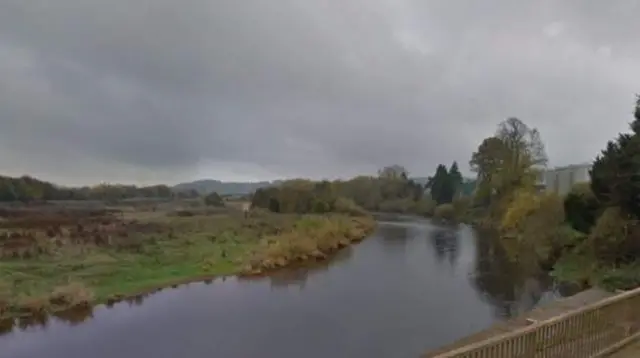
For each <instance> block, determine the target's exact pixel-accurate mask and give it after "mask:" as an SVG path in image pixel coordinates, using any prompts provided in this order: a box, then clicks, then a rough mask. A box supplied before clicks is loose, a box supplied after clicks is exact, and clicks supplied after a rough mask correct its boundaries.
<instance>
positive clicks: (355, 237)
mask: <svg viewBox="0 0 640 358" xmlns="http://www.w3.org/2000/svg"><path fill="white" fill-rule="evenodd" d="M374 226H375V222H374V221H373V219H371V218H364V217H358V218H345V217H321V216H318V217H313V218H309V219H306V220H305V221H303V222H302V223H301V225H298V226H297V227H295V228H294V229H293V230H291V231H289V232H286V233H282V234H279V235H270V236H266V237H264V238H263V239H262V243H261V245H260V247H259V249H258V250H256V251H255V252H254V255H253V256H251V258H250V259H249V260H248V264H247V265H246V267H245V269H244V272H243V273H244V274H246V275H252V274H261V273H263V272H265V271H268V270H272V269H276V268H280V267H284V266H287V265H289V264H291V263H294V262H303V261H306V260H309V259H316V260H322V259H325V258H326V257H327V256H328V255H329V254H331V253H332V252H334V251H336V250H339V249H341V248H343V247H346V246H348V245H350V244H351V243H353V242H357V241H360V240H362V239H364V238H365V237H366V236H367V235H368V234H369V233H370V232H371V231H372V230H373V228H374Z"/></svg>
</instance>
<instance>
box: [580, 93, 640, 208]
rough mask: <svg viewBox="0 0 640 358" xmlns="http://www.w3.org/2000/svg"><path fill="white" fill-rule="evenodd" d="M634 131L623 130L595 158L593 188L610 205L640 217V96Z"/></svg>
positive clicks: (592, 177) (633, 126)
mask: <svg viewBox="0 0 640 358" xmlns="http://www.w3.org/2000/svg"><path fill="white" fill-rule="evenodd" d="M634 116H635V118H634V121H633V122H632V123H631V124H630V127H631V129H632V131H633V132H632V133H621V134H620V135H619V136H618V138H617V139H616V140H615V141H610V142H609V143H607V148H606V149H604V150H603V151H602V153H601V154H600V155H599V156H598V157H597V158H596V160H595V161H594V163H593V167H592V168H591V171H590V174H591V190H592V191H593V194H594V195H595V196H596V198H598V200H599V201H600V202H601V203H602V204H604V206H607V207H619V208H620V209H622V211H623V213H625V214H627V215H633V216H634V217H635V218H640V98H638V100H637V101H636V106H635V110H634Z"/></svg>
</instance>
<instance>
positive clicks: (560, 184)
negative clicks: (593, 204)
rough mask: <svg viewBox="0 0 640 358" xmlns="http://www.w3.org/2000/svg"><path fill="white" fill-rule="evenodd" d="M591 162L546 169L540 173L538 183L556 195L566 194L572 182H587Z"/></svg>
mask: <svg viewBox="0 0 640 358" xmlns="http://www.w3.org/2000/svg"><path fill="white" fill-rule="evenodd" d="M590 169H591V163H585V164H574V165H568V166H565V167H556V168H553V169H547V170H545V171H544V173H543V175H542V178H541V179H542V182H541V183H540V184H541V185H542V186H544V188H545V189H546V190H547V191H551V192H554V193H556V194H558V195H565V194H567V193H568V192H569V191H570V190H571V188H572V187H573V185H574V184H577V183H583V182H588V181H589V180H590V177H589V170H590Z"/></svg>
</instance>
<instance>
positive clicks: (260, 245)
mask: <svg viewBox="0 0 640 358" xmlns="http://www.w3.org/2000/svg"><path fill="white" fill-rule="evenodd" d="M76 216H77V215H76ZM62 217H64V220H63V219H62ZM54 221H56V222H57V224H56V225H53V222H54ZM12 223H13V224H12ZM12 226H14V227H12ZM374 226H375V222H374V220H373V219H372V218H370V217H349V216H346V215H337V214H336V215H333V214H332V215H284V214H271V213H265V212H261V213H257V214H255V215H253V216H251V217H249V218H244V217H243V216H242V215H241V214H240V213H237V212H233V211H224V210H217V211H215V212H211V211H180V212H162V211H159V212H157V211H151V212H132V213H124V214H122V215H120V216H118V215H115V216H114V215H108V214H106V213H103V214H101V215H98V216H93V217H91V216H89V215H86V216H78V217H69V216H68V215H67V216H58V217H56V220H53V219H52V218H51V217H48V218H43V217H38V218H37V220H31V219H29V220H25V219H24V218H22V219H20V220H17V219H15V220H4V221H3V222H2V230H3V231H4V232H3V235H4V236H3V237H4V239H3V240H2V241H1V242H0V243H1V244H2V246H1V251H0V253H1V254H2V258H0V317H3V318H7V317H17V316H28V315H37V314H42V313H51V312H56V311H61V310H66V309H69V308H70V307H74V306H83V305H84V306H88V305H92V304H96V303H104V302H108V301H114V300H119V299H123V298H125V297H131V296H135V295H138V294H142V293H147V292H150V291H154V290H157V289H159V288H162V287H166V286H171V285H175V284H178V283H185V282H190V281H195V280H203V279H207V278H213V277H220V276H228V275H235V274H248V273H249V274H259V273H263V272H267V271H269V270H272V269H276V268H280V267H284V266H287V265H288V264H290V263H293V262H301V261H303V260H322V259H325V258H327V257H328V255H330V254H331V253H332V252H333V251H335V250H338V249H340V248H342V247H344V246H347V245H349V244H350V243H352V242H356V241H359V240H362V239H363V238H365V237H366V236H367V235H368V234H369V233H370V232H371V231H372V230H373V228H374Z"/></svg>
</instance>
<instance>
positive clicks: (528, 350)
mask: <svg viewBox="0 0 640 358" xmlns="http://www.w3.org/2000/svg"><path fill="white" fill-rule="evenodd" d="M637 338H640V288H637V289H634V290H632V291H627V292H623V293H621V294H618V295H616V296H613V297H609V298H606V299H604V300H602V301H599V302H596V303H593V304H590V305H586V306H584V307H580V308H578V309H575V310H572V311H569V312H567V313H565V314H562V315H559V316H556V317H554V318H551V319H549V320H545V321H540V322H536V323H533V324H531V325H529V326H526V327H523V328H520V329H518V330H515V331H513V332H509V333H506V334H503V335H500V336H495V337H492V338H490V339H487V340H485V341H481V342H477V343H472V344H469V345H467V346H464V347H460V348H457V349H454V350H452V351H449V352H446V353H443V354H440V355H437V356H435V358H556V357H557V358H587V357H602V356H605V355H606V354H609V353H611V352H613V351H615V350H616V349H618V348H620V347H622V346H624V345H626V344H628V343H630V342H632V341H633V340H635V339H637Z"/></svg>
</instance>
